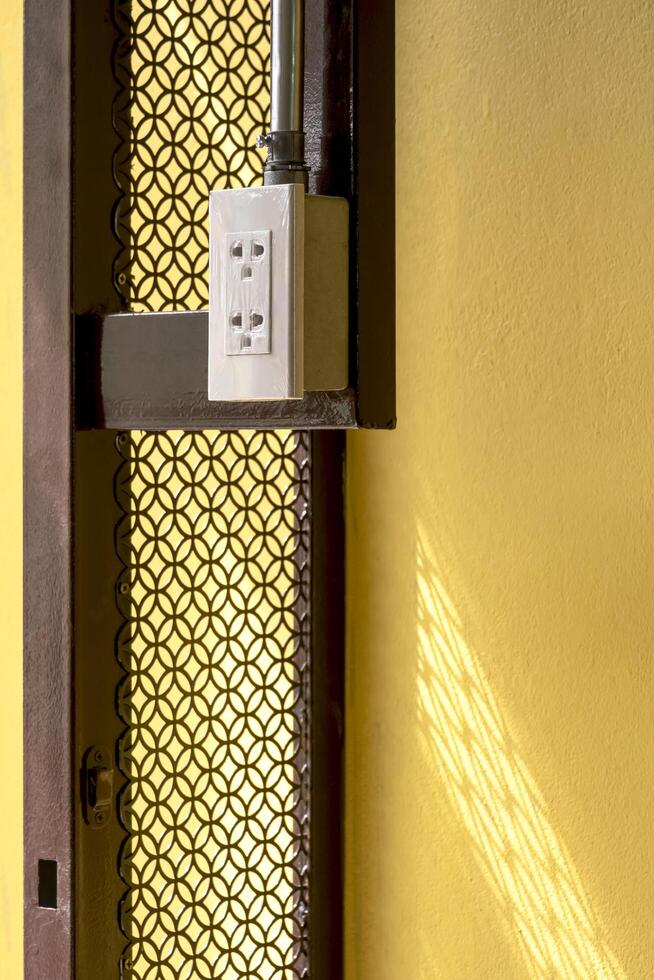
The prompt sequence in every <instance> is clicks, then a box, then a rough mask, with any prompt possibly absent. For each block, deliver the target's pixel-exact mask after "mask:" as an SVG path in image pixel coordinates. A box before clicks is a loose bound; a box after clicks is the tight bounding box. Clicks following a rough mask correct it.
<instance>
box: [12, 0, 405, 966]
mask: <svg viewBox="0 0 654 980" xmlns="http://www.w3.org/2000/svg"><path fill="white" fill-rule="evenodd" d="M91 7H92V4H90V3H88V2H87V3H85V4H83V5H82V7H81V8H79V10H81V9H86V10H89V9H91ZM79 10H78V14H79ZM73 19H74V18H73V12H72V6H71V3H69V2H66V0H64V2H63V3H60V2H57V0H25V58H24V65H25V68H24V72H25V95H24V121H25V122H24V134H25V135H24V160H25V163H24V196H25V206H24V237H25V252H24V254H25V265H24V297H25V301H24V310H25V344H24V351H25V368H24V391H25V405H24V485H25V490H24V528H25V531H24V533H25V573H24V607H25V629H24V644H25V647H24V650H25V652H24V699H25V735H24V746H25V761H24V770H25V793H24V814H25V818H24V819H25V892H24V904H25V980H52V978H53V977H56V978H57V980H73V977H74V969H75V968H74V948H75V941H74V919H75V908H74V894H73V881H74V867H73V861H74V825H75V812H74V799H75V794H74V790H73V781H74V778H75V777H74V774H75V772H76V770H77V762H78V760H77V759H76V758H75V753H74V718H73V708H72V695H73V643H74V631H73V605H74V592H73V507H72V490H73V464H72V440H73V432H74V428H75V426H76V425H77V427H87V426H90V427H98V428H131V427H134V428H157V427H159V428H161V427H171V426H173V425H175V426H182V427H188V428H211V427H241V428H242V427H262V426H263V427H267V426H280V425H284V424H286V425H291V426H293V427H294V428H329V427H335V428H341V429H342V428H350V427H358V426H374V427H389V426H392V425H393V424H394V413H395V390H394V373H395V360H394V314H395V289H394V268H395V255H394V249H395V227H394V195H395V188H394V71H393V67H394V3H393V0H375V2H373V0H352V2H346V3H338V2H336V0H307V18H306V24H307V28H306V31H307V84H306V120H307V126H306V128H307V149H308V159H309V163H310V165H311V167H312V172H311V180H310V189H311V190H312V191H314V192H319V193H331V194H343V195H345V196H347V197H348V198H349V199H350V201H351V204H352V236H353V237H352V241H353V242H354V243H355V247H354V248H353V250H352V277H351V280H352V285H353V288H352V304H351V305H352V309H351V312H352V323H353V325H354V329H353V330H352V333H351V343H352V346H351V357H350V364H351V378H350V385H349V388H348V389H347V390H346V391H345V392H343V393H317V394H314V395H311V396H309V397H308V398H306V399H304V400H303V401H302V402H299V403H295V404H292V405H290V406H289V405H283V404H282V405H279V406H271V405H265V404H264V405H261V404H260V405H250V406H246V407H245V410H241V411H239V410H236V411H234V410H231V411H230V412H228V411H227V408H226V406H224V405H222V406H221V405H215V404H214V405H211V404H210V403H207V402H206V398H205V396H204V392H203V387H202V385H201V383H200V382H199V381H197V382H196V383H195V385H193V384H191V386H190V388H189V386H186V388H185V389H183V390H181V391H178V392H176V393H175V392H173V393H172V396H171V393H170V392H166V391H163V392H162V391H157V378H156V377H155V376H153V377H152V378H151V379H150V381H151V382H152V385H153V387H152V388H151V389H149V392H148V395H147V397H146V398H144V397H143V393H142V392H141V391H134V392H132V393H131V394H132V397H131V398H130V397H123V396H122V395H121V396H120V397H115V391H116V389H119V390H120V388H121V385H123V383H124V372H125V363H126V359H127V360H128V359H129V357H130V356H131V349H130V346H129V344H131V343H132V341H131V339H129V338H128V339H127V341H126V344H125V345H124V346H122V347H121V346H120V344H119V350H118V356H117V357H116V358H115V359H114V363H109V361H108V360H107V358H106V356H105V355H106V354H107V352H108V351H109V349H110V345H109V346H107V343H106V340H107V338H108V337H109V333H110V332H111V329H112V328H111V324H110V323H109V321H108V318H107V314H109V313H111V312H114V310H112V309H111V308H110V306H111V302H112V300H111V299H109V300H108V301H107V297H106V296H105V297H104V300H103V297H102V295H101V293H100V294H98V296H97V303H83V304H82V309H81V310H80V313H82V314H84V315H85V317H86V320H85V321H84V320H82V321H81V322H80V321H78V329H77V340H76V341H75V340H74V333H75V324H74V316H73V298H72V294H73V289H72V268H73V176H72V174H73V167H72V152H73V145H74V132H73V122H74V118H73V98H72V85H73V78H72V65H73V60H74V59H73V54H72V40H73ZM85 60H86V63H87V65H89V64H90V65H93V51H92V50H90V51H87V52H86V54H85V55H84V53H82V55H80V52H79V51H78V53H77V71H80V70H81V71H84V64H83V62H84V61H85ZM94 81H95V83H96V87H95V90H94V93H93V95H94V98H95V99H97V97H98V87H97V78H96V79H94ZM100 85H102V83H101V82H100ZM91 105H92V103H91V101H90V96H89V93H88V92H85V91H84V90H83V88H80V90H79V91H78V92H77V97H76V100H75V113H76V114H77V115H78V123H79V127H78V133H79V132H81V131H83V128H84V126H85V125H86V120H87V119H88V112H89V109H90V107H91ZM78 173H79V168H78ZM94 181H95V184H96V185H97V190H98V195H99V199H102V193H101V190H100V182H99V181H98V174H97V172H94V171H91V172H90V173H89V174H88V179H87V180H86V181H85V188H82V189H81V194H80V203H81V204H83V206H84V207H86V208H87V212H88V206H89V203H90V204H91V209H92V202H93V196H94ZM78 189H79V188H78ZM76 206H77V204H76ZM105 217H106V212H105ZM100 251H102V247H100ZM78 260H79V252H78ZM94 261H95V262H96V263H97V262H98V261H99V257H98V255H97V254H96V255H95V256H94ZM196 316H197V317H201V316H202V314H198V315H196ZM89 318H90V320H89ZM91 321H92V323H93V326H92V328H91V329H87V328H88V327H89V323H90V322H91ZM195 323H196V330H198V329H199V332H197V333H196V336H197V337H198V338H199V340H198V341H197V344H196V346H198V345H199V348H200V349H202V344H203V342H204V341H203V338H202V328H201V326H200V328H197V324H198V323H200V320H199V319H196V320H195ZM82 331H83V332H82ZM134 338H135V339H134V341H133V342H134V343H136V344H138V343H141V344H142V343H143V341H142V339H141V340H139V339H138V332H134ZM113 339H114V340H115V337H113ZM160 339H161V338H160ZM173 339H174V338H173ZM180 339H181V336H180V338H177V342H179V340H180ZM188 339H189V338H188V334H187V336H186V340H187V344H188ZM171 342H172V341H171ZM121 343H122V342H121ZM191 346H192V345H191ZM103 358H104V359H103ZM76 359H77V362H78V364H79V365H82V366H83V371H80V372H79V373H78V379H79V380H80V381H81V382H83V384H82V385H80V391H79V399H78V402H77V405H76V399H75V391H74V387H75V381H74V363H75V360H76ZM198 363H199V362H198ZM191 375H193V372H192V371H191ZM198 377H199V375H198ZM112 392H113V394H112ZM74 413H76V419H75V418H74ZM343 449H344V436H343V433H326V432H324V433H321V432H317V433H315V435H314V436H313V458H314V473H313V481H312V509H313V549H314V561H313V566H314V568H315V569H316V574H315V576H314V580H313V584H312V597H313V598H312V604H313V630H314V636H313V691H314V695H313V736H312V738H313V744H312V751H313V767H312V771H313V787H312V792H313V806H312V818H311V819H312V841H313V844H312V850H313V870H312V885H311V904H312V909H311V919H312V928H311V935H312V940H311V942H312V961H313V967H312V969H313V977H314V980H327V978H329V980H337V978H338V977H339V976H340V975H341V969H342V966H341V964H342V923H341V916H342V905H341V902H342V847H341V842H340V837H339V833H335V832H334V828H335V827H339V828H341V827H342V819H341V818H342V805H343V793H342V774H343V768H342V751H343V665H342V651H343V636H344V628H343V619H344V614H343V594H342V581H343V537H344V536H343V513H342V508H343V496H342V472H343V471H342V466H343ZM40 860H41V861H52V860H54V861H56V862H57V879H58V880H57V891H58V897H57V907H56V908H54V909H52V908H40V907H39V905H38V896H39V883H38V864H39V861H40Z"/></svg>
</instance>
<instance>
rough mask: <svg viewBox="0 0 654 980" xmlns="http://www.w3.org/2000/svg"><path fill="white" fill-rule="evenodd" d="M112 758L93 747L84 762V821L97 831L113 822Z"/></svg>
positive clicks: (88, 751)
mask: <svg viewBox="0 0 654 980" xmlns="http://www.w3.org/2000/svg"><path fill="white" fill-rule="evenodd" d="M109 760H110V756H109V753H108V752H106V751H105V750H104V749H103V748H98V747H97V746H95V745H93V746H91V748H90V749H87V750H86V752H85V753H84V759H83V761H82V811H83V814H84V820H85V821H86V823H87V824H88V825H89V827H93V828H94V829H96V830H99V829H101V828H102V827H106V825H107V824H108V823H109V821H110V820H111V814H112V810H113V802H114V771H113V769H112V768H111V765H110V761H109Z"/></svg>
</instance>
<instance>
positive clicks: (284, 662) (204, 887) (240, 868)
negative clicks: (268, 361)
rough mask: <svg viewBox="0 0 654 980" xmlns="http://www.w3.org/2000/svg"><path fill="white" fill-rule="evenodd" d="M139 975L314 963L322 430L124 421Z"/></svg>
mask: <svg viewBox="0 0 654 980" xmlns="http://www.w3.org/2000/svg"><path fill="white" fill-rule="evenodd" d="M117 446H118V451H119V453H120V456H121V458H122V461H121V464H120V467H119V469H118V471H117V474H116V484H115V492H116V499H117V501H118V504H119V506H120V509H121V511H122V517H121V519H120V521H119V524H118V525H117V529H116V544H117V550H118V555H119V558H120V560H121V562H122V564H123V566H124V568H123V571H122V573H121V575H120V577H119V579H118V582H117V587H116V595H117V603H118V607H119V609H120V612H121V614H122V617H123V620H124V623H123V626H122V628H121V631H120V633H119V635H118V638H117V657H118V660H119V662H120V664H121V666H122V668H123V670H124V677H123V680H122V682H121V684H120V686H119V689H118V692H117V704H118V712H119V715H120V718H121V720H122V721H123V723H124V725H125V729H124V732H123V734H122V736H121V739H120V741H119V746H118V759H119V766H120V770H121V772H122V774H123V775H124V777H125V780H126V782H125V785H124V787H123V788H122V790H121V793H120V795H119V806H118V809H119V817H120V820H121V823H122V826H123V827H124V829H125V831H126V834H127V836H126V838H125V841H124V844H123V848H122V851H121V855H120V872H121V875H122V877H123V880H124V882H125V885H126V889H127V890H126V893H125V896H124V898H123V902H122V906H121V909H120V920H121V928H122V930H123V933H124V935H125V937H126V939H127V945H126V948H125V951H124V955H123V960H122V964H121V965H122V970H123V976H125V977H129V978H131V980H217V978H220V980H232V978H234V980H235V978H244V977H247V978H248V980H271V978H294V977H307V976H308V941H307V931H308V926H307V904H308V860H309V840H308V835H309V829H308V828H309V746H308V730H309V719H308V703H309V702H308V693H309V692H308V686H309V670H308V657H309V653H308V651H309V547H310V542H309V513H308V499H309V470H310V454H309V448H308V447H309V444H308V436H307V435H306V433H295V432H231V433H225V432H212V433H208V432H206V433H183V432H167V433H148V432H134V433H130V434H126V433H121V434H120V435H119V436H118V437H117Z"/></svg>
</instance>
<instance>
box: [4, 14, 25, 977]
mask: <svg viewBox="0 0 654 980" xmlns="http://www.w3.org/2000/svg"><path fill="white" fill-rule="evenodd" d="M21 73H22V2H21V0H2V2H1V3H0V418H2V425H0V460H1V461H2V479H1V480H0V540H1V548H2V562H0V620H1V622H2V636H1V639H0V977H2V978H3V980H4V978H6V980H18V978H19V977H20V976H21V975H22V908H23V883H22V795H23V790H22V709H21V699H22V690H21V678H22V587H21V585H22V583H21V578H22V565H21V556H22V538H23V535H22V513H21V507H22V503H21V501H22V485H21V484H22V464H21V452H22V436H21V429H22V407H21V374H22V367H21V334H22V322H21V316H22V314H21V290H22V283H21V268H22V243H21V236H22V226H21V209H22V203H21V183H22V174H21V159H22V155H21V139H22V124H21V113H22V75H21Z"/></svg>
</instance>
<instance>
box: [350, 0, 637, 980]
mask: <svg viewBox="0 0 654 980" xmlns="http://www.w3.org/2000/svg"><path fill="white" fill-rule="evenodd" d="M397 27H398V40H397V57H398V79H397V95H398V105H397V135H398V184H397V202H398V217H399V228H398V241H397V259H398V285H399V317H398V382H399V394H398V417H399V425H398V429H397V431H396V432H394V433H390V434H389V433H357V434H353V435H352V436H351V438H350V441H349V447H348V451H349V462H348V467H349V473H348V507H349V518H348V520H349V523H348V534H349V543H348V551H349V558H348V575H349V580H348V581H349V584H348V601H349V623H350V627H349V630H350V635H349V652H348V706H347V707H348V814H347V860H348V870H347V917H346V927H347V961H348V974H347V975H348V980H417V978H425V980H427V978H429V980H432V978H434V980H436V978H439V980H440V978H443V980H509V978H521V980H522V978H532V977H533V978H546V977H547V978H551V977H565V978H596V977H610V978H625V977H628V978H630V980H637V978H650V977H652V976H654V928H653V927H652V923H653V922H654V835H653V827H654V795H653V786H654V724H653V719H654V240H653V239H654V8H652V5H651V4H650V3H647V2H645V0H639V2H636V0H623V2H620V3H616V2H615V0H595V2H593V3H582V2H576V0H484V2H479V0H447V2H444V3H434V2H433V0H398V2H397Z"/></svg>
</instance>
